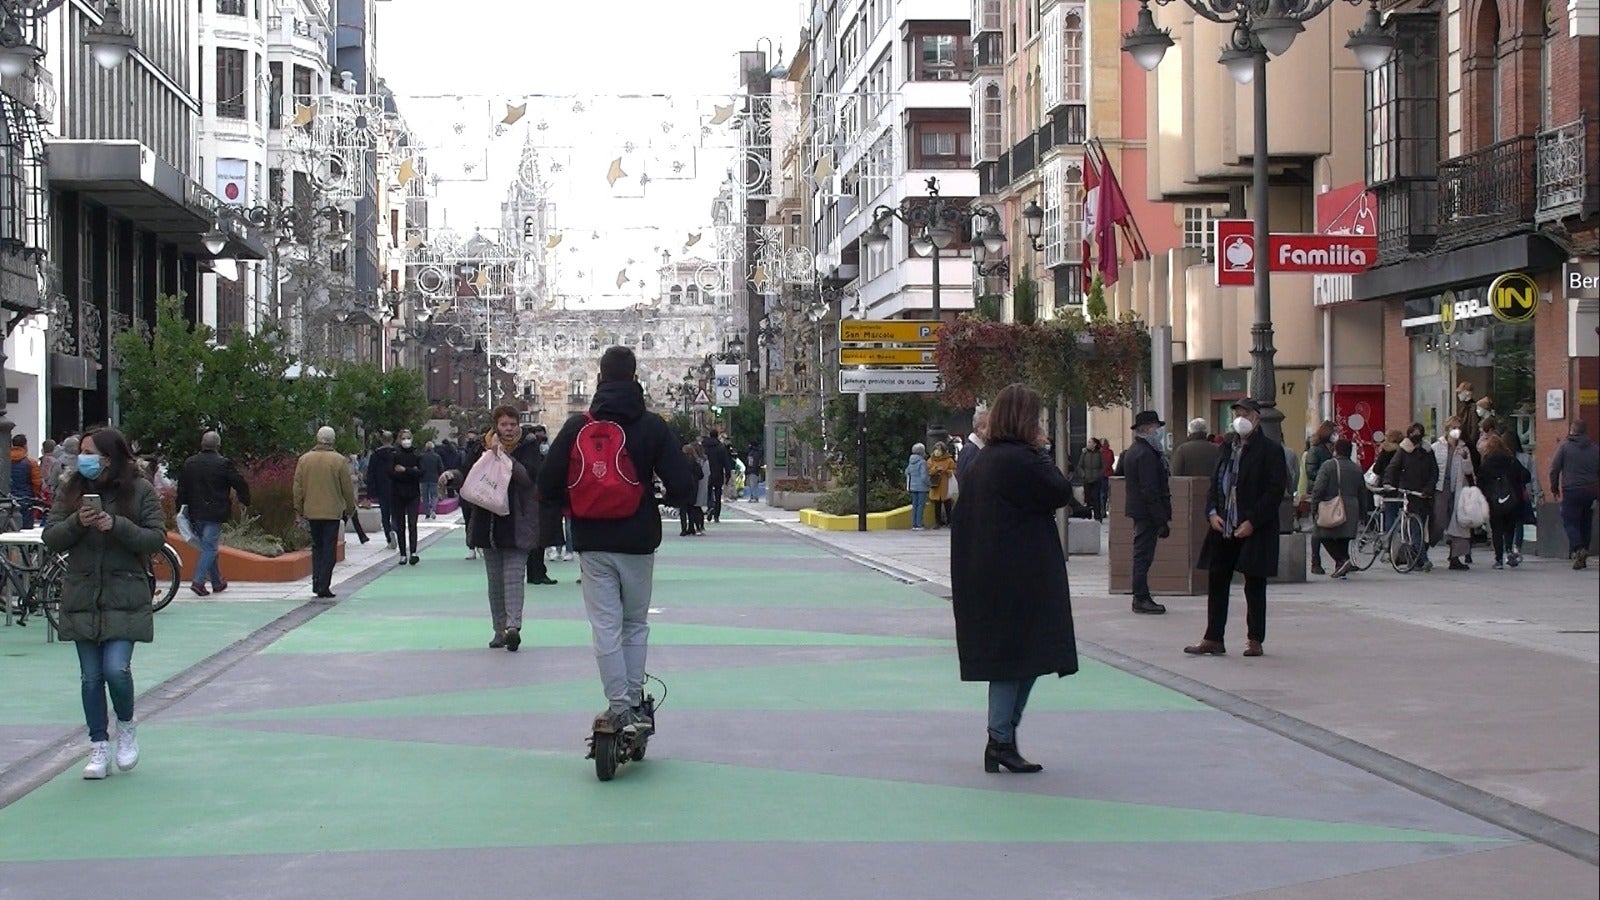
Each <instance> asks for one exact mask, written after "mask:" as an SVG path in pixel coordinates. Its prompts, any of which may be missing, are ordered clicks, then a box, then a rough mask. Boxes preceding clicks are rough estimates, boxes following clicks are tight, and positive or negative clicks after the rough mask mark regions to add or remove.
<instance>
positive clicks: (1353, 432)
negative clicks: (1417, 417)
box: [1333, 384, 1384, 471]
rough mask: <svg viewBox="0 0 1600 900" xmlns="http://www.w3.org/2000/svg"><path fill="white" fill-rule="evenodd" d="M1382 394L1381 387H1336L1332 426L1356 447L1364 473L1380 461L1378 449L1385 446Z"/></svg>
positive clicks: (1358, 462) (1357, 456)
mask: <svg viewBox="0 0 1600 900" xmlns="http://www.w3.org/2000/svg"><path fill="white" fill-rule="evenodd" d="M1383 392H1384V387H1383V385H1381V384H1336V385H1334V386H1333V424H1334V425H1335V426H1337V427H1338V429H1339V433H1340V434H1341V435H1343V436H1344V437H1347V438H1349V439H1350V443H1351V444H1353V445H1354V451H1355V460H1356V463H1357V464H1358V465H1360V466H1361V469H1362V471H1366V468H1367V467H1368V466H1370V465H1372V464H1373V462H1375V461H1376V460H1377V458H1378V445H1379V444H1382V443H1383V430H1384V416H1383V402H1384V397H1383Z"/></svg>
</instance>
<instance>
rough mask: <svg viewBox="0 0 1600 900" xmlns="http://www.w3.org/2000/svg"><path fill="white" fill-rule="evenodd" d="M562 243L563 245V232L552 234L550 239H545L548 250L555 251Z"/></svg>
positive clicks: (545, 246)
mask: <svg viewBox="0 0 1600 900" xmlns="http://www.w3.org/2000/svg"><path fill="white" fill-rule="evenodd" d="M560 243H561V232H559V231H558V232H556V233H555V234H552V235H550V236H549V237H547V238H545V239H544V248H545V249H546V250H554V249H555V248H556V246H557V245H559V244H560Z"/></svg>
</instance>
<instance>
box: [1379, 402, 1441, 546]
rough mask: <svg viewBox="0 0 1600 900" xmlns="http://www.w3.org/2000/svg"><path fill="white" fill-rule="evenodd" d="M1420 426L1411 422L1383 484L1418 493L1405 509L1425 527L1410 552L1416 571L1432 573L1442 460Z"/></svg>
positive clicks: (1418, 423)
mask: <svg viewBox="0 0 1600 900" xmlns="http://www.w3.org/2000/svg"><path fill="white" fill-rule="evenodd" d="M1425 434H1426V432H1424V431H1423V429H1422V423H1421V422H1412V423H1411V427H1410V428H1407V429H1406V436H1405V439H1404V440H1402V441H1401V442H1400V447H1399V449H1397V450H1395V452H1394V455H1393V456H1392V457H1390V459H1389V465H1388V467H1387V468H1385V469H1384V471H1383V483H1384V484H1385V485H1387V486H1388V487H1392V488H1399V489H1400V490H1403V491H1415V492H1416V493H1418V494H1420V495H1421V496H1419V497H1410V498H1407V503H1406V507H1407V508H1408V509H1409V510H1410V511H1411V513H1412V515H1415V516H1416V517H1417V520H1418V521H1419V522H1420V523H1421V525H1422V527H1421V528H1419V529H1417V533H1416V543H1415V544H1414V545H1413V546H1412V548H1411V551H1412V552H1413V553H1415V554H1417V559H1418V562H1417V564H1416V565H1417V568H1420V569H1422V570H1423V571H1424V572H1427V571H1431V570H1432V569H1433V563H1431V562H1429V561H1428V538H1427V534H1428V519H1429V518H1431V517H1432V516H1433V494H1434V488H1435V486H1436V485H1437V483H1438V480H1439V460H1438V457H1436V456H1434V455H1433V447H1432V446H1431V445H1430V444H1429V443H1428V441H1427V438H1426V437H1425V436H1424V435H1425Z"/></svg>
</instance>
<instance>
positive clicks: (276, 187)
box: [267, 169, 283, 205]
mask: <svg viewBox="0 0 1600 900" xmlns="http://www.w3.org/2000/svg"><path fill="white" fill-rule="evenodd" d="M282 202H283V170H282V169H268V170H267V203H268V204H271V205H277V204H281V203H282Z"/></svg>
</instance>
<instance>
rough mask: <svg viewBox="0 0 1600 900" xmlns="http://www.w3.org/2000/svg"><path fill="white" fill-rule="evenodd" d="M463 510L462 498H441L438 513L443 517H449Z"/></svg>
mask: <svg viewBox="0 0 1600 900" xmlns="http://www.w3.org/2000/svg"><path fill="white" fill-rule="evenodd" d="M460 508H461V498H460V497H440V498H439V505H438V508H437V512H438V514H439V515H441V516H446V515H449V514H450V513H453V512H455V511H456V510H458V509H460Z"/></svg>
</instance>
